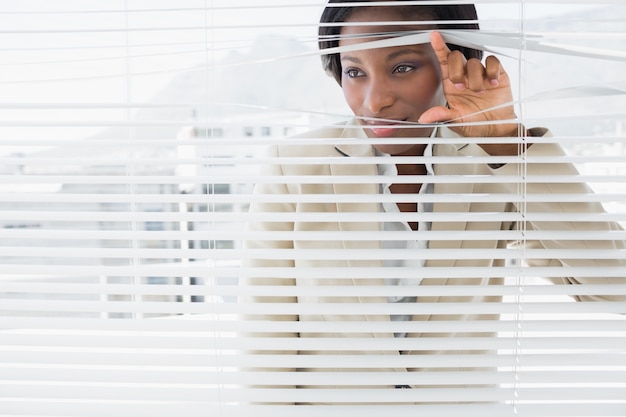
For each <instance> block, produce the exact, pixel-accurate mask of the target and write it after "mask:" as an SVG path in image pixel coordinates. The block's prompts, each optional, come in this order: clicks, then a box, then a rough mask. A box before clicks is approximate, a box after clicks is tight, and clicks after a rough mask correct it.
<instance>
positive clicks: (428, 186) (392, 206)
mask: <svg viewBox="0 0 626 417" xmlns="http://www.w3.org/2000/svg"><path fill="white" fill-rule="evenodd" d="M433 134H434V132H433ZM432 151H433V146H432V144H428V145H427V146H426V149H425V150H424V156H425V157H431V156H432ZM377 155H378V156H381V157H382V158H385V157H389V155H388V154H384V153H382V152H378V151H377ZM425 165H426V174H427V175H426V177H424V181H422V186H421V188H420V191H419V194H420V195H424V194H432V193H433V184H432V183H431V182H428V181H427V176H430V175H434V171H433V167H432V164H431V163H429V162H426V164H425ZM378 174H379V175H381V176H384V177H387V178H388V179H389V181H387V182H385V183H381V184H380V192H381V193H382V194H385V195H390V194H391V189H390V187H391V184H393V183H394V181H393V180H394V177H396V176H398V170H397V168H396V165H395V164H392V163H387V162H381V163H379V164H378ZM381 205H382V211H384V212H385V213H399V212H400V209H399V208H398V206H397V205H396V203H394V202H383V203H381ZM417 211H418V212H419V213H432V211H433V207H432V203H424V202H418V205H417ZM430 227H431V223H430V222H425V221H420V222H419V223H418V227H417V231H413V230H412V229H411V227H410V226H409V224H408V222H404V221H397V222H395V221H394V222H384V223H383V230H384V231H409V232H413V233H415V234H416V237H417V238H418V239H416V240H412V239H410V240H383V241H382V248H383V250H386V249H426V248H427V247H428V241H427V240H426V239H419V236H420V232H424V231H429V230H430ZM424 264H425V260H424V259H385V260H383V266H385V267H413V268H414V270H415V276H413V277H410V278H385V283H386V284H387V285H398V286H414V285H420V283H421V282H422V277H420V276H419V269H420V268H421V267H423V266H424ZM415 299H416V297H415V296H410V297H405V296H393V297H389V298H388V300H389V302H390V303H407V302H415ZM411 318H412V315H393V316H391V320H393V321H409V320H411ZM395 335H396V337H404V336H406V333H396V334H395Z"/></svg>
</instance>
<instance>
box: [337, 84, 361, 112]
mask: <svg viewBox="0 0 626 417" xmlns="http://www.w3.org/2000/svg"><path fill="white" fill-rule="evenodd" d="M341 89H342V91H343V97H344V98H345V100H346V103H347V104H348V107H350V109H351V110H352V111H353V112H354V113H356V111H357V109H359V108H360V106H361V95H360V93H359V90H358V89H357V88H355V86H354V85H351V83H350V82H346V81H344V82H343V83H342V87H341Z"/></svg>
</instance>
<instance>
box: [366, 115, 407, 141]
mask: <svg viewBox="0 0 626 417" xmlns="http://www.w3.org/2000/svg"><path fill="white" fill-rule="evenodd" d="M392 120H393V119H392ZM403 122H405V120H398V121H397V122H383V121H368V122H364V124H365V125H366V126H368V129H369V131H370V132H372V134H373V135H374V136H376V137H379V138H388V137H391V136H393V135H394V134H395V133H396V132H397V131H398V130H399V127H398V126H399V125H401V124H402V123H403Z"/></svg>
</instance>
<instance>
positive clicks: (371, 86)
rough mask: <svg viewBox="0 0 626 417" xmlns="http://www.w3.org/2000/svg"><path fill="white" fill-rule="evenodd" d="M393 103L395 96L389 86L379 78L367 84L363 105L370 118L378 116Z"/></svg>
mask: <svg viewBox="0 0 626 417" xmlns="http://www.w3.org/2000/svg"><path fill="white" fill-rule="evenodd" d="M394 101H395V94H394V92H393V89H392V88H391V86H390V85H389V84H388V83H387V82H385V81H383V80H380V78H378V79H375V80H371V81H370V83H368V86H367V90H366V93H365V97H364V102H363V105H364V106H365V108H366V109H367V110H368V111H369V112H370V114H371V115H372V116H376V115H378V114H380V113H381V112H382V111H383V110H384V109H385V108H387V107H390V106H391V105H392V104H393V103H394Z"/></svg>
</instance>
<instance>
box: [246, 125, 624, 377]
mask: <svg viewBox="0 0 626 417" xmlns="http://www.w3.org/2000/svg"><path fill="white" fill-rule="evenodd" d="M533 133H534V134H535V136H541V135H542V134H546V132H545V131H535V132H533ZM355 134H356V135H357V136H360V137H365V135H364V132H363V131H362V130H361V129H354V128H350V129H347V128H344V127H343V126H337V127H332V128H325V129H321V130H318V131H314V132H311V133H309V134H306V135H303V136H302V137H309V138H341V137H346V138H350V137H354V136H355ZM438 136H439V137H450V138H456V139H454V140H453V139H451V143H450V144H436V145H434V148H433V155H434V156H437V157H449V158H464V159H466V160H467V164H458V163H454V164H453V163H437V164H435V165H434V167H433V168H434V173H435V175H468V176H481V175H491V176H500V175H503V176H506V175H517V174H518V169H520V167H519V166H518V165H517V164H512V163H511V164H507V165H505V166H502V167H500V168H498V169H492V168H490V167H489V166H488V165H487V164H485V163H476V162H473V161H472V158H475V157H484V156H487V154H486V153H485V152H484V151H483V150H482V148H480V147H479V146H478V145H475V144H459V143H457V142H459V138H458V136H456V135H455V134H454V133H453V132H451V131H450V130H449V129H446V128H440V129H439V132H438ZM267 152H268V153H267V156H270V157H281V158H289V157H300V158H301V157H311V158H327V159H328V161H329V162H328V164H306V163H303V164H297V165H296V164H282V165H281V164H276V165H271V166H267V167H265V168H263V172H262V175H264V176H267V175H273V176H277V177H281V176H282V177H290V176H315V175H323V176H328V175H331V176H337V177H341V176H345V175H377V172H378V171H377V166H376V165H375V164H372V165H361V164H349V163H345V164H344V163H342V162H343V161H348V160H349V158H351V157H357V156H366V157H373V156H375V155H374V150H373V148H372V147H371V146H370V145H367V144H364V145H359V144H357V145H349V146H347V145H341V146H335V145H333V144H328V145H323V146H322V145H315V146H312V145H302V146H297V145H294V144H293V141H290V142H289V144H285V145H278V146H273V147H271V148H270V149H268V151H267ZM563 154H564V152H563V150H562V149H561V148H560V147H559V146H558V145H555V144H550V143H535V144H533V145H532V146H531V147H530V148H529V150H528V151H527V155H528V157H535V156H555V155H557V156H558V155H563ZM527 173H528V175H542V174H550V175H577V171H576V170H575V168H574V167H573V166H572V165H571V164H569V163H562V164H560V163H559V164H554V163H548V164H543V163H531V164H528V167H527ZM517 187H518V185H517V184H509V183H506V182H498V181H497V180H495V181H489V182H485V183H479V182H476V183H471V182H467V183H436V184H435V186H434V193H435V194H439V195H455V194H463V195H470V194H474V195H476V196H477V198H476V201H465V202H454V201H453V202H440V203H435V204H434V207H433V211H434V212H435V213H444V212H449V213H480V212H484V213H494V212H495V213H504V212H516V211H518V208H517V207H516V204H515V203H512V202H507V201H502V202H486V201H481V199H480V198H479V197H480V196H481V195H485V194H489V195H499V194H501V195H505V196H506V195H515V194H518V193H519V192H518V189H517ZM526 191H527V193H528V194H553V195H558V194H561V193H567V194H572V193H580V194H587V193H591V192H592V191H591V190H590V189H589V187H588V186H587V185H586V184H583V183H573V184H572V183H564V184H556V183H554V184H546V183H534V182H529V183H528V184H527V190H526ZM378 192H379V187H378V184H342V183H334V184H333V183H326V184H324V183H321V184H305V183H302V184H293V183H289V182H286V183H280V182H279V183H268V184H261V183H260V184H258V186H257V187H256V189H255V193H258V194H282V195H289V194H360V195H368V194H372V195H374V194H377V193H378ZM465 200H473V199H468V198H465ZM504 200H505V199H504ZM555 200H556V202H544V203H535V202H528V203H527V207H526V210H527V211H528V212H541V213H544V212H545V213H561V214H562V216H559V218H561V219H562V220H560V221H549V222H545V221H544V222H534V221H529V222H527V223H526V224H525V227H526V229H527V230H538V231H541V230H567V231H578V230H619V226H618V225H617V224H615V223H610V222H579V221H577V220H576V215H575V213H601V212H602V211H603V208H602V206H601V205H600V204H598V203H593V202H592V203H587V202H571V203H570V202H560V201H559V199H558V198H557V199H555ZM250 211H251V214H252V215H251V216H250V218H251V221H250V224H249V229H250V230H252V231H259V232H261V231H286V232H287V231H311V230H315V231H320V230H321V231H324V230H327V231H329V232H341V231H375V230H379V229H380V227H381V225H380V224H376V223H372V222H352V221H350V222H347V221H344V222H342V221H327V222H325V221H320V222H315V223H312V222H299V221H290V220H286V221H284V222H265V221H263V220H258V221H257V220H255V213H264V212H272V213H277V212H278V213H281V212H282V213H297V212H303V213H304V212H315V213H338V214H341V213H352V212H377V211H380V207H379V203H377V202H371V203H358V204H356V203H349V202H346V203H319V202H313V203H309V202H296V201H287V202H282V203H280V202H255V203H253V204H252V206H251V207H250ZM477 217H478V216H477ZM485 217H486V218H484V219H483V218H482V217H480V218H481V219H482V220H475V221H474V220H472V221H471V222H467V221H454V222H446V221H436V222H433V223H432V230H433V231H452V232H454V231H465V230H484V231H499V230H514V229H515V228H516V227H518V225H517V224H515V223H514V222H501V221H497V220H494V221H490V220H489V218H488V216H485ZM286 219H288V216H286ZM453 235H454V234H453ZM459 236H462V234H459ZM513 243H515V242H509V241H506V240H480V241H479V240H468V241H464V240H457V239H456V238H451V239H450V240H445V241H442V240H433V241H431V242H430V243H429V248H430V249H439V248H441V249H459V250H463V249H466V248H468V249H486V250H488V249H497V248H505V247H507V246H508V245H510V244H513ZM526 246H527V247H528V248H547V249H563V248H596V249H599V248H604V249H610V248H624V242H615V241H587V242H586V241H583V240H568V241H564V242H560V241H552V240H538V241H530V242H526ZM245 247H246V248H249V249H280V248H282V249H324V250H328V251H341V250H343V249H350V248H356V249H377V248H380V242H378V241H361V240H359V241H350V240H343V241H341V240H332V239H329V240H327V241H311V240H308V241H307V240H292V241H274V240H262V239H259V240H249V241H247V242H245ZM484 253H489V252H488V251H487V252H484ZM528 263H529V264H530V265H532V266H546V267H547V266H561V265H565V266H611V265H615V266H624V260H604V259H530V260H528ZM243 265H244V266H245V267H257V268H260V267H270V266H271V267H280V266H283V267H291V268H293V267H296V268H298V267H303V268H311V267H322V266H323V267H330V268H335V267H336V268H346V267H380V266H381V265H382V262H381V261H379V260H349V259H345V260H324V261H319V260H307V259H299V260H294V259H291V260H289V259H286V260H269V259H246V260H244V262H243ZM426 266H427V267H438V268H469V267H491V266H494V267H495V266H504V261H503V260H502V259H493V258H487V259H443V260H427V261H426ZM355 278H358V277H355ZM550 279H551V280H552V281H553V282H555V283H558V284H577V283H585V282H588V281H589V282H593V283H595V284H597V283H611V282H617V281H618V278H603V277H598V278H594V279H592V280H589V279H588V278H587V279H586V278H582V277H578V278H577V277H568V276H565V277H560V278H558V279H554V278H550ZM305 281H306V282H305ZM502 281H503V280H502V278H483V277H475V278H466V279H448V280H441V279H424V280H423V281H422V284H421V285H424V286H427V285H442V284H444V283H445V285H498V284H501V283H502ZM241 282H242V283H244V284H247V285H329V281H328V280H327V279H326V280H322V279H315V278H313V279H310V278H309V279H306V280H301V279H299V278H297V277H294V278H276V277H271V276H270V277H263V278H259V277H257V278H245V277H243V278H242V280H241ZM330 285H341V286H359V285H384V281H383V280H382V279H380V280H359V279H351V278H346V279H336V280H334V281H332V284H330ZM600 299H611V300H617V297H606V296H603V295H602V294H598V295H597V296H585V297H579V298H578V300H579V301H582V300H586V301H591V300H600ZM242 301H244V302H255V303H258V302H285V303H298V302H299V303H326V302H338V301H339V302H346V303H360V302H378V303H384V302H386V298H385V297H378V298H376V299H372V298H368V299H367V300H362V299H361V298H359V297H358V296H354V297H343V298H341V300H338V299H337V297H330V298H327V297H316V296H307V297H300V298H298V299H296V297H278V296H276V297H256V298H255V297H252V298H245V299H243V300H242ZM498 301H500V298H499V297H488V296H463V297H448V296H446V297H418V299H417V302H418V303H420V302H429V303H432V302H436V303H447V302H470V303H471V302H498ZM247 319H250V320H294V321H296V320H297V321H318V322H319V321H322V322H324V321H328V322H332V321H337V320H342V321H345V320H352V321H355V322H359V321H360V322H367V321H370V322H371V321H388V320H389V317H387V316H365V315H358V314H352V315H351V314H346V315H340V316H333V315H328V314H324V313H323V312H320V313H319V314H301V315H299V316H295V315H293V316H280V317H271V316H264V315H261V314H257V315H250V316H248V317H247ZM497 319H498V317H497V316H496V315H489V314H486V315H467V314H454V312H451V313H450V314H429V315H415V316H414V318H413V320H414V321H421V322H424V323H425V324H426V325H427V322H429V321H436V320H445V321H459V320H461V321H462V320H471V321H476V320H497ZM255 334H257V335H262V336H272V335H274V336H278V334H272V333H271V332H270V333H268V332H263V331H262V328H260V331H259V332H258V333H255ZM280 336H281V337H285V336H287V335H286V334H284V333H281V334H280ZM288 336H293V337H341V336H342V335H341V334H337V333H333V332H332V331H329V332H328V333H326V334H323V333H322V334H320V333H317V334H315V335H309V334H305V333H296V332H294V333H290V334H288ZM350 336H354V334H352V335H350ZM455 336H457V337H479V336H489V335H488V334H486V333H475V332H467V333H463V332H455V333H445V334H444V333H430V332H428V327H427V326H425V327H424V331H422V332H418V333H409V334H408V336H407V337H410V338H436V337H455ZM359 337H373V338H390V337H393V334H391V333H379V332H364V333H363V334H361V335H359ZM472 352H473V353H476V351H472ZM264 353H268V352H264ZM281 353H283V354H286V353H297V352H284V351H283V352H281ZM307 353H309V354H310V353H315V352H307ZM325 353H328V352H325ZM342 353H347V354H372V352H362V351H359V350H354V351H351V352H342ZM460 353H467V352H464V351H450V350H445V351H437V350H433V349H431V348H428V349H423V348H421V347H420V343H419V341H418V340H416V343H415V349H414V350H408V351H404V352H398V351H381V352H380V354H384V355H399V354H460ZM282 370H284V369H282ZM293 370H295V369H293ZM300 370H302V369H300ZM313 370H315V369H307V371H313ZM325 370H326V371H328V369H325ZM388 370H394V371H397V372H406V371H415V370H418V368H410V369H408V368H394V369H388ZM337 371H341V369H337Z"/></svg>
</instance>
